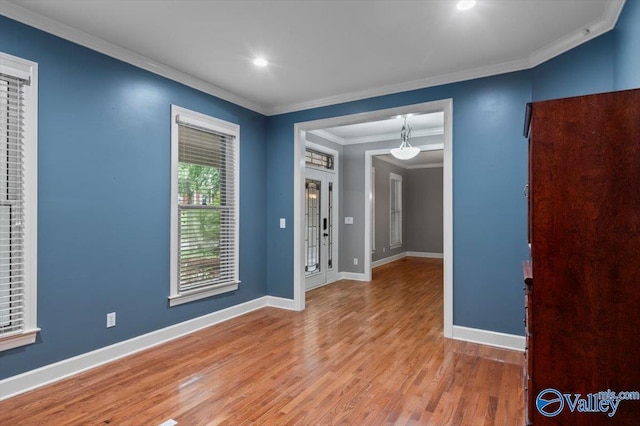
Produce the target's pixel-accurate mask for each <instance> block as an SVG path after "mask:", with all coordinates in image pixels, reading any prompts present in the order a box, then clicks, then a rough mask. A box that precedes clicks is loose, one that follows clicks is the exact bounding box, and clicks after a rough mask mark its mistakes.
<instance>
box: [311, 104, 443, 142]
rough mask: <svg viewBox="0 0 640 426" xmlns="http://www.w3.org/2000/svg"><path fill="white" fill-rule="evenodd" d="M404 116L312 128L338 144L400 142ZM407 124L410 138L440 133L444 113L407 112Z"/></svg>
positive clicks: (317, 133)
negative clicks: (318, 128) (409, 129)
mask: <svg viewBox="0 0 640 426" xmlns="http://www.w3.org/2000/svg"><path fill="white" fill-rule="evenodd" d="M404 117H405V116H398V117H394V118H389V119H387V120H380V121H370V122H365V123H358V124H349V125H346V126H339V127H330V128H327V129H322V130H312V131H311V133H315V134H316V135H318V136H321V137H323V138H325V139H328V140H330V141H332V142H335V143H338V144H340V145H352V144H357V143H371V142H381V141H390V140H397V141H398V144H399V143H400V130H402V125H403V123H404V121H403V118H404ZM406 117H407V125H408V126H409V127H410V128H411V139H412V140H414V139H415V138H419V137H422V136H433V135H440V134H442V133H443V132H444V113H443V112H435V113H431V114H420V115H418V114H408V115H406Z"/></svg>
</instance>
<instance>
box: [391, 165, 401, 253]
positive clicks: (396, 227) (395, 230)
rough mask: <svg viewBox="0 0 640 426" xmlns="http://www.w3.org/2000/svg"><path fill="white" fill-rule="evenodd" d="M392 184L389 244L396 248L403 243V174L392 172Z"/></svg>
mask: <svg viewBox="0 0 640 426" xmlns="http://www.w3.org/2000/svg"><path fill="white" fill-rule="evenodd" d="M390 184H391V186H390V191H389V192H390V200H389V201H390V203H389V206H390V215H389V222H390V232H389V246H390V247H391V248H396V247H400V246H401V245H402V176H400V175H396V174H394V173H391V180H390Z"/></svg>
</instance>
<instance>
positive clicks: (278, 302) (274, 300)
mask: <svg viewBox="0 0 640 426" xmlns="http://www.w3.org/2000/svg"><path fill="white" fill-rule="evenodd" d="M265 297H266V298H267V306H271V307H274V308H280V309H286V310H288V311H297V309H296V305H295V303H294V301H293V299H285V298H283V297H275V296H265Z"/></svg>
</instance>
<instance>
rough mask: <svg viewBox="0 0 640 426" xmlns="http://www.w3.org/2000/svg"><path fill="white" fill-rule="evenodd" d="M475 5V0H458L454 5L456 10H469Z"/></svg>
mask: <svg viewBox="0 0 640 426" xmlns="http://www.w3.org/2000/svg"><path fill="white" fill-rule="evenodd" d="M475 5H476V0H460V1H459V2H458V3H457V4H456V7H457V8H458V10H469V9H471V8H472V7H473V6H475Z"/></svg>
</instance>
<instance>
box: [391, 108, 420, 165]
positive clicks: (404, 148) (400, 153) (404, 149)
mask: <svg viewBox="0 0 640 426" xmlns="http://www.w3.org/2000/svg"><path fill="white" fill-rule="evenodd" d="M409 137H411V127H409V126H407V117H404V124H403V125H402V130H401V131H400V146H399V147H398V148H393V149H392V150H391V155H393V156H394V157H396V158H397V159H398V160H409V159H411V158H413V157H415V156H416V155H418V153H419V152H420V148H416V147H413V146H411V144H410V143H409Z"/></svg>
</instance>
